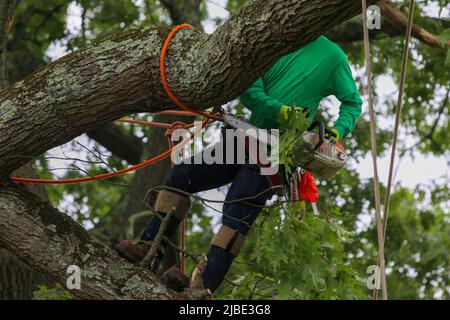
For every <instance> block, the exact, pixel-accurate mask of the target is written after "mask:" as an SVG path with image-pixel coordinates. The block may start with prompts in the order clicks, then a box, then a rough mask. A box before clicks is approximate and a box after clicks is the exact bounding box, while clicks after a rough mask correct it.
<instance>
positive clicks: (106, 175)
mask: <svg viewBox="0 0 450 320" xmlns="http://www.w3.org/2000/svg"><path fill="white" fill-rule="evenodd" d="M207 124H209V121H208V120H207V119H206V120H204V121H203V122H202V125H201V127H200V128H199V129H197V130H196V131H195V132H194V133H193V134H192V135H191V136H189V137H187V138H185V139H183V141H181V142H180V143H179V144H178V145H176V146H175V147H174V148H171V149H168V150H167V151H164V152H163V153H161V154H159V155H157V156H156V157H154V158H151V159H148V160H145V161H144V162H142V163H140V164H137V165H134V166H131V167H128V168H125V169H122V170H118V171H115V172H111V173H103V174H99V175H96V176H92V177H84V178H75V179H63V180H51V179H32V178H19V177H11V179H12V180H14V181H15V182H21V183H37V184H74V183H82V182H89V181H96V180H103V179H109V178H113V177H117V176H119V175H122V174H125V173H128V172H131V171H136V170H139V169H142V168H145V167H148V166H149V165H152V164H155V163H156V162H158V161H161V160H163V159H165V158H167V157H168V156H170V154H171V153H172V151H174V150H176V149H178V148H181V147H182V146H183V145H185V144H186V143H188V142H189V141H190V140H192V138H193V137H194V136H195V135H196V134H197V133H198V132H199V131H201V130H202V129H203V128H204V127H205V126H206V125H207Z"/></svg>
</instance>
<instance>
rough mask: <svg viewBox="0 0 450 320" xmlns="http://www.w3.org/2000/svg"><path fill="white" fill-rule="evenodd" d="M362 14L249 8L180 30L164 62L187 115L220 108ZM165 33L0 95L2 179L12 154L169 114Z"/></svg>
mask: <svg viewBox="0 0 450 320" xmlns="http://www.w3.org/2000/svg"><path fill="white" fill-rule="evenodd" d="M369 2H372V1H369ZM373 2H375V1H373ZM359 11H360V3H359V1H357V0H354V1H348V0H322V1H306V0H284V1H279V0H270V1H261V0H257V1H249V2H247V3H246V4H245V5H244V6H243V7H242V9H241V10H240V11H239V13H238V14H236V15H235V16H233V17H232V18H231V19H230V20H229V21H227V22H226V23H225V24H224V25H223V26H221V27H220V28H219V29H218V30H217V31H216V32H215V33H214V34H212V35H209V36H207V35H205V34H203V33H201V32H199V31H196V30H182V31H180V32H179V34H178V36H177V37H175V39H174V40H173V41H172V44H171V50H170V52H169V54H168V57H167V65H168V68H167V73H168V82H169V85H170V87H171V88H172V90H173V91H174V92H175V94H176V95H177V96H178V98H180V99H181V100H182V101H184V102H186V103H187V104H189V105H191V106H192V107H194V108H197V109H202V108H206V107H208V106H211V105H220V104H222V103H224V102H227V101H229V100H231V99H233V98H234V97H236V96H237V95H239V94H240V93H242V92H243V91H244V90H245V89H246V88H247V87H248V86H249V85H251V84H252V83H253V82H254V81H255V80H256V79H257V78H258V77H260V76H261V75H262V74H263V73H264V72H265V71H267V69H268V68H270V66H271V65H272V64H273V63H274V62H275V61H276V60H277V59H278V58H279V57H280V56H282V55H285V54H287V53H289V52H292V51H294V50H296V49H298V48H299V47H301V46H303V45H305V44H307V43H308V42H310V41H312V40H314V39H315V38H316V37H317V36H319V35H320V34H322V33H323V32H324V31H325V30H327V29H329V28H331V27H333V26H334V25H337V24H339V23H342V22H343V21H345V20H347V19H349V18H351V17H353V16H354V15H356V14H357V13H359ZM167 32H168V30H167V29H166V28H163V27H160V28H146V29H138V30H132V31H129V32H124V33H121V34H119V35H117V36H114V37H110V38H107V39H105V40H103V41H101V42H98V43H96V44H95V45H92V46H89V47H87V48H86V49H84V50H80V51H77V52H74V53H73V54H69V55H67V56H65V57H63V58H61V59H59V60H58V61H55V62H54V63H52V64H50V65H48V66H46V67H45V68H42V69H40V70H38V71H37V72H35V73H33V74H32V75H31V76H29V77H27V78H26V79H25V80H23V81H20V82H18V83H16V84H14V85H12V86H11V87H10V88H8V89H7V90H4V91H2V92H0V101H1V102H0V103H1V104H0V114H1V116H0V177H5V176H6V175H8V174H9V173H10V172H11V171H12V170H14V169H15V168H17V167H19V166H20V165H22V164H23V163H24V162H25V160H24V158H22V157H20V158H17V157H16V158H14V156H17V155H21V156H35V155H38V154H41V153H42V152H44V151H46V150H48V149H50V148H52V147H55V146H57V145H60V144H62V143H65V142H67V141H69V140H71V139H73V138H74V137H76V136H78V135H80V134H81V133H83V132H86V131H89V130H92V129H94V128H96V127H98V126H99V125H101V124H103V123H106V122H109V121H111V120H114V119H117V118H119V117H121V116H124V115H127V114H130V113H133V112H152V111H159V110H163V109H168V108H170V107H173V104H172V103H171V102H170V100H169V99H168V97H167V95H166V94H165V92H164V90H163V88H162V85H161V79H160V75H159V65H158V63H159V54H160V51H161V46H162V44H163V42H164V39H165V38H166V36H167ZM5 157H13V158H10V159H6V158H5Z"/></svg>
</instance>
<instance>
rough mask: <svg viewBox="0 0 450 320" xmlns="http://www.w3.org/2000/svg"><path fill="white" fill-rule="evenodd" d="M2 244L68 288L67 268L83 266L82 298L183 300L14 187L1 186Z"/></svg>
mask: <svg viewBox="0 0 450 320" xmlns="http://www.w3.org/2000/svg"><path fill="white" fill-rule="evenodd" d="M0 243H1V244H2V246H5V247H6V248H8V249H10V250H11V251H12V252H14V253H16V254H17V255H18V256H19V257H20V258H21V259H22V260H23V261H24V262H25V263H27V264H28V265H31V266H33V267H34V268H36V269H38V270H40V271H41V272H43V273H44V274H46V275H48V276H49V277H51V278H52V279H54V280H55V281H57V282H59V283H62V284H65V283H66V281H67V278H68V276H69V274H67V273H66V270H67V267H68V266H70V265H77V266H79V267H80V268H81V290H72V291H71V293H72V294H73V295H74V296H75V297H76V298H79V299H172V298H182V297H183V296H180V295H176V294H174V293H173V292H171V291H169V290H168V289H166V288H165V287H164V286H163V285H161V284H160V283H159V282H158V281H157V280H156V279H155V277H154V276H153V275H152V274H151V273H150V272H149V271H147V270H145V269H139V268H136V267H134V266H133V265H131V264H129V263H127V262H126V261H125V260H123V259H121V258H119V257H118V256H117V255H116V254H115V253H114V252H112V251H111V250H110V249H109V248H108V247H106V246H105V245H103V244H102V243H101V242H99V241H98V240H96V239H95V238H93V237H91V236H89V235H88V234H87V232H86V231H85V230H84V229H83V227H81V226H80V225H78V224H77V223H76V222H75V221H73V220H72V219H71V218H69V217H68V216H66V215H65V214H63V213H61V212H58V211H57V210H56V209H54V208H52V207H51V206H50V205H49V204H48V203H47V202H45V201H42V200H41V199H39V198H38V197H37V196H35V195H33V194H31V193H30V192H28V191H26V190H25V189H24V188H22V187H18V186H15V185H13V184H7V185H3V186H2V187H1V188H0Z"/></svg>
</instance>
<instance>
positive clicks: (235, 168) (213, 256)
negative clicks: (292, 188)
mask: <svg viewBox="0 0 450 320" xmlns="http://www.w3.org/2000/svg"><path fill="white" fill-rule="evenodd" d="M219 143H220V142H219ZM225 151H226V150H225V148H223V156H224V158H225V156H226V152H225ZM235 154H236V153H235ZM194 157H196V156H194ZM202 159H203V158H202ZM191 160H193V159H191ZM190 163H194V162H193V161H192V162H190ZM223 163H225V159H224V161H223ZM229 183H231V186H230V188H229V190H228V193H227V195H226V198H225V201H226V202H229V201H233V200H238V199H241V198H247V197H255V196H256V195H258V197H256V198H254V199H251V200H245V202H247V203H250V204H253V205H255V206H253V205H250V204H245V203H242V202H233V203H225V204H224V205H223V209H222V211H223V212H222V213H223V215H222V224H224V225H225V226H227V227H230V228H232V229H235V230H238V231H239V232H240V233H241V234H243V235H246V234H247V233H248V231H249V229H250V227H251V226H252V225H253V223H254V221H255V220H256V218H257V216H258V214H259V213H260V212H261V210H262V208H261V207H262V206H264V204H265V203H266V201H267V200H268V199H270V198H271V197H272V194H273V192H272V190H271V189H270V187H271V184H270V182H269V180H268V179H267V177H266V176H263V175H261V174H260V168H259V167H258V166H257V165H253V164H248V158H247V163H246V164H205V163H200V164H180V165H177V166H175V167H173V168H172V171H171V172H170V174H169V178H168V179H167V182H166V186H169V187H172V188H178V189H181V190H183V191H186V192H189V193H197V192H201V191H206V190H210V189H215V188H219V187H221V186H224V185H227V184H229ZM261 193H262V194H261ZM160 223H161V221H160V219H159V218H157V217H154V218H152V219H151V220H150V222H149V224H148V226H147V228H146V230H145V231H144V234H143V235H142V238H141V239H142V240H147V241H149V240H153V239H154V238H155V237H156V234H157V233H158V230H159V226H160ZM174 229H175V228H170V230H171V231H170V232H173V231H172V230H174ZM168 236H169V235H168ZM207 257H208V263H207V266H206V270H205V272H204V273H203V280H204V284H205V287H206V288H208V289H210V290H211V291H212V292H214V291H215V290H216V289H217V287H218V286H219V285H220V283H221V282H222V281H223V279H224V277H225V275H226V273H227V272H228V269H229V268H230V266H231V264H232V262H233V259H234V256H233V255H231V254H230V253H229V252H227V251H225V250H223V249H221V248H219V247H217V246H214V245H212V246H211V247H210V249H209V251H208V255H207Z"/></svg>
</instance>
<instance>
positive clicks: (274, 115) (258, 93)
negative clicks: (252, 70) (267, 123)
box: [240, 78, 282, 119]
mask: <svg viewBox="0 0 450 320" xmlns="http://www.w3.org/2000/svg"><path fill="white" fill-rule="evenodd" d="M240 98H241V102H242V104H243V105H244V106H245V107H246V108H248V109H250V111H252V113H253V114H254V115H256V116H257V117H258V118H265V119H278V114H279V112H280V108H281V106H282V103H281V102H279V101H278V100H276V99H274V98H272V97H270V96H268V95H267V94H266V92H265V91H264V82H263V80H262V78H260V79H258V80H257V81H256V82H255V83H254V84H253V85H252V86H251V87H250V88H248V89H247V91H246V92H244V93H243V94H242V95H241V97H240Z"/></svg>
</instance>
